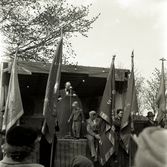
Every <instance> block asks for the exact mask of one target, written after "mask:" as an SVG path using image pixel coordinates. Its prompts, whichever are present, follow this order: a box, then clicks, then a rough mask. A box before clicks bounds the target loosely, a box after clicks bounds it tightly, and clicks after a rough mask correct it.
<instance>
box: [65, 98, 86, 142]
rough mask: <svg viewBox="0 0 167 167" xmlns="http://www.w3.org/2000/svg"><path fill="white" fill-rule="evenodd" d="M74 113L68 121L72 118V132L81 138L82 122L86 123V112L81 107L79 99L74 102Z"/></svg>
mask: <svg viewBox="0 0 167 167" xmlns="http://www.w3.org/2000/svg"><path fill="white" fill-rule="evenodd" d="M72 107H73V110H72V113H71V115H70V118H69V119H68V122H70V121H71V120H72V132H73V136H74V137H75V138H77V139H79V138H80V132H81V126H82V123H84V114H83V111H82V109H81V108H80V107H79V103H78V101H74V102H73V103H72Z"/></svg>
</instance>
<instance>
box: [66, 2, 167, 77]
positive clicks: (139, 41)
mask: <svg viewBox="0 0 167 167" xmlns="http://www.w3.org/2000/svg"><path fill="white" fill-rule="evenodd" d="M68 2H69V3H72V4H74V5H81V4H83V5H86V4H90V3H92V6H91V7H90V16H96V15H97V14H98V13H101V15H100V17H99V19H98V20H97V21H96V22H95V23H94V24H93V29H91V30H90V31H89V33H88V38H85V37H83V36H81V35H79V36H78V37H75V38H73V39H72V40H71V42H72V44H73V46H74V50H75V52H76V54H77V57H76V58H75V59H74V60H73V61H74V62H78V64H79V65H88V66H100V67H109V66H110V63H111V59H112V55H114V54H116V59H115V66H116V68H120V67H121V68H126V69H131V52H132V50H133V49H134V56H135V58H134V62H135V69H136V70H137V71H138V73H140V74H141V75H142V76H144V77H146V78H149V77H150V75H151V73H152V72H153V70H154V69H155V67H157V68H158V69H160V70H161V61H159V59H160V58H162V57H164V58H167V19H166V17H167V1H166V0H138V1H137V0H136V1H134V0H68ZM166 67H167V62H165V68H166Z"/></svg>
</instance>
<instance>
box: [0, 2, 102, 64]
mask: <svg viewBox="0 0 167 167" xmlns="http://www.w3.org/2000/svg"><path fill="white" fill-rule="evenodd" d="M0 6H1V9H0V26H1V31H2V33H3V35H4V37H5V42H6V44H7V53H6V55H7V56H8V57H11V58H12V57H14V54H15V52H16V47H17V45H19V48H18V58H19V59H21V60H26V61H37V62H48V61H49V60H51V59H52V57H53V54H54V52H55V49H56V45H57V42H58V37H60V35H61V30H62V32H63V37H64V38H63V39H64V40H63V49H64V53H65V54H64V55H63V56H64V62H67V61H66V60H68V58H69V57H70V56H75V52H74V50H73V49H72V45H71V43H70V40H69V38H70V37H72V35H74V34H76V33H79V34H82V35H83V36H85V37H87V32H88V31H89V30H90V29H91V28H92V24H93V23H94V22H95V21H96V20H97V19H98V17H99V15H97V16H96V17H93V18H91V19H89V18H88V15H89V8H90V6H91V5H88V6H81V7H76V6H73V5H69V4H68V3H67V2H66V0H1V1H0Z"/></svg>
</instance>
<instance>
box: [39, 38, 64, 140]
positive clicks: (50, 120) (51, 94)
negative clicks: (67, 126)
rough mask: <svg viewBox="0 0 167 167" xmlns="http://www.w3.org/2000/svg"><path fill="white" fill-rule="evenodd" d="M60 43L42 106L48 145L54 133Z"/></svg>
mask: <svg viewBox="0 0 167 167" xmlns="http://www.w3.org/2000/svg"><path fill="white" fill-rule="evenodd" d="M62 43H63V38H62V37H61V39H60V41H59V43H58V46H57V49H56V52H55V56H54V59H53V62H52V65H51V67H50V72H49V76H48V81H47V86H46V92H45V99H44V106H43V115H44V117H45V120H44V124H43V127H42V133H43V134H44V135H45V138H46V140H47V141H48V142H49V143H52V139H53V136H54V131H55V130H54V128H55V116H54V114H55V112H56V111H55V110H56V106H55V105H56V101H57V99H58V91H59V86H60V78H61V66H62Z"/></svg>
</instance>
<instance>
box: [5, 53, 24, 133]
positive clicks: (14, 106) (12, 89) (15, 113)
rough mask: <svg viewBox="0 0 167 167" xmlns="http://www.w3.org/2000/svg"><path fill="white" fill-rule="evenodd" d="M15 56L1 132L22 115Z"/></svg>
mask: <svg viewBox="0 0 167 167" xmlns="http://www.w3.org/2000/svg"><path fill="white" fill-rule="evenodd" d="M16 55H17V54H16ZM16 55H15V58H14V61H13V65H12V70H11V75H10V81H9V88H8V95H7V100H6V104H5V113H4V119H3V125H2V130H6V131H7V130H8V129H9V128H10V127H12V126H13V125H14V124H15V123H16V122H17V121H18V120H19V118H20V117H21V116H22V115H23V114H24V111H23V105H22V100H21V94H20V88H19V81H18V74H17V64H16Z"/></svg>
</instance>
